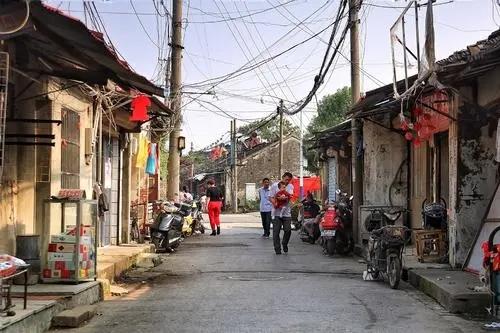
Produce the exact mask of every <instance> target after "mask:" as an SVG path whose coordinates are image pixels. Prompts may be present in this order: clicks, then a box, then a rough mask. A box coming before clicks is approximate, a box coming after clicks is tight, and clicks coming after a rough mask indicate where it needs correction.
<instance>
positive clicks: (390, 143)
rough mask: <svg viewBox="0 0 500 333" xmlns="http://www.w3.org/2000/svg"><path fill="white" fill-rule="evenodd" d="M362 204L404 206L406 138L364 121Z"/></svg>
mask: <svg viewBox="0 0 500 333" xmlns="http://www.w3.org/2000/svg"><path fill="white" fill-rule="evenodd" d="M363 145H364V149H365V153H364V174H363V192H364V194H363V195H364V199H363V205H390V200H389V191H390V190H391V198H392V204H393V205H397V206H404V207H406V200H407V188H408V186H407V179H406V174H407V167H406V163H403V162H404V161H405V160H406V140H405V139H404V138H403V137H402V136H401V135H400V134H398V133H395V132H392V131H389V130H388V129H385V128H383V127H381V126H379V125H376V124H374V123H371V122H368V121H365V122H364V124H363Z"/></svg>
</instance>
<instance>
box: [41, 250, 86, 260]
mask: <svg viewBox="0 0 500 333" xmlns="http://www.w3.org/2000/svg"><path fill="white" fill-rule="evenodd" d="M74 258H75V254H74V253H65V252H49V256H48V259H47V261H49V262H51V261H73V259H74ZM82 260H83V254H82V253H81V254H80V256H79V258H78V261H82Z"/></svg>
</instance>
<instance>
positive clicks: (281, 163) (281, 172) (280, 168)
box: [278, 100, 283, 180]
mask: <svg viewBox="0 0 500 333" xmlns="http://www.w3.org/2000/svg"><path fill="white" fill-rule="evenodd" d="M278 113H279V115H280V147H279V154H280V160H279V167H278V180H279V179H281V176H282V175H283V100H280V105H279V106H278Z"/></svg>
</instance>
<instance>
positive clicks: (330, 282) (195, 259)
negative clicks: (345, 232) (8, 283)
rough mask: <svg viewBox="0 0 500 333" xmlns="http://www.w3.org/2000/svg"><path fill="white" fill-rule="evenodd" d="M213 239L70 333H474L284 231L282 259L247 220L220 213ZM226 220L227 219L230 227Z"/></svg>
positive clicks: (415, 296) (187, 250)
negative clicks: (286, 249)
mask: <svg viewBox="0 0 500 333" xmlns="http://www.w3.org/2000/svg"><path fill="white" fill-rule="evenodd" d="M224 222H225V224H224V227H223V230H222V235H221V236H220V237H209V236H203V237H201V236H200V237H192V238H190V239H189V240H187V241H186V242H185V243H184V244H183V245H182V247H181V248H180V249H179V251H178V252H177V253H176V254H174V255H169V256H168V257H167V258H166V259H165V262H164V263H163V264H162V265H161V266H158V267H156V268H155V269H154V271H153V272H150V273H149V274H151V275H153V274H156V275H158V277H157V278H156V279H154V280H152V281H151V282H150V283H147V284H145V285H144V286H143V287H142V288H140V289H138V290H136V291H134V292H133V293H131V294H129V295H128V296H126V297H123V298H120V299H116V300H112V301H107V302H104V303H102V304H101V305H100V307H99V312H100V313H101V314H102V315H100V316H98V317H96V318H95V319H93V320H92V321H91V322H90V323H89V324H88V325H87V326H85V327H83V328H80V329H78V330H73V331H75V332H79V333H101V332H108V333H114V332H119V333H123V332H144V333H145V332H440V333H445V332H450V333H451V332H476V331H479V329H478V324H476V323H474V322H469V321H466V320H464V319H461V318H459V317H456V316H453V315H450V314H448V313H447V312H445V311H444V310H443V309H442V308H441V307H440V306H438V305H436V303H434V301H432V300H431V299H429V298H427V297H426V296H424V295H422V294H421V293H419V292H417V291H416V290H414V289H413V288H411V287H410V286H409V285H407V284H405V283H403V285H402V286H401V289H400V290H391V289H390V288H389V287H388V285H387V284H384V283H383V282H373V281H370V282H365V281H363V280H362V278H361V273H362V270H363V265H362V264H360V263H358V261H357V259H356V258H352V257H351V258H340V257H334V258H329V257H325V256H323V255H322V251H321V249H320V247H319V246H315V245H309V244H305V243H302V242H301V241H300V240H299V239H298V237H297V234H296V233H295V232H294V234H293V235H292V244H291V246H290V253H289V254H288V255H281V256H277V255H275V254H274V252H273V248H272V240H271V239H262V238H260V232H261V231H260V230H259V229H256V228H250V227H256V226H258V220H257V219H256V217H254V216H246V217H242V216H238V217H234V216H231V215H226V216H224V219H223V223H224ZM231 222H232V223H231Z"/></svg>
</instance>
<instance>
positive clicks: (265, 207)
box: [259, 178, 273, 238]
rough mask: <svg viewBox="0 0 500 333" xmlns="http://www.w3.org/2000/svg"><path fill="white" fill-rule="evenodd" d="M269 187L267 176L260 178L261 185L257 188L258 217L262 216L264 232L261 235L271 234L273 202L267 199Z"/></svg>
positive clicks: (269, 191)
mask: <svg viewBox="0 0 500 333" xmlns="http://www.w3.org/2000/svg"><path fill="white" fill-rule="evenodd" d="M270 193H271V188H270V186H269V178H264V179H263V180H262V187H261V188H259V202H260V217H261V218H262V228H263V229H264V234H263V235H262V237H267V238H268V237H269V236H270V235H271V220H272V217H271V212H272V210H273V204H272V203H271V201H269V196H270Z"/></svg>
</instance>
